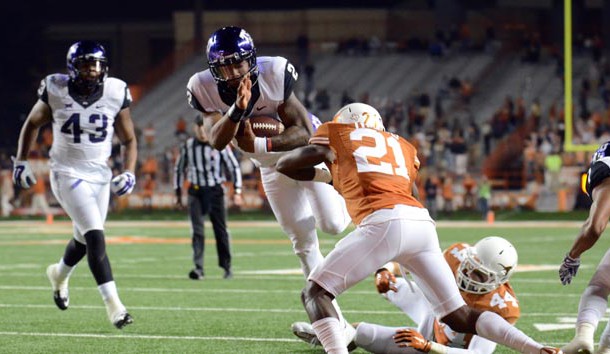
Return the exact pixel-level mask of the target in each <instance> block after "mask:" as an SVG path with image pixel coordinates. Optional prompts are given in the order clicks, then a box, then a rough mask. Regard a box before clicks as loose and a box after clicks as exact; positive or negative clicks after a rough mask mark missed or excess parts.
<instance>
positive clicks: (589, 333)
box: [559, 141, 610, 354]
mask: <svg viewBox="0 0 610 354" xmlns="http://www.w3.org/2000/svg"><path fill="white" fill-rule="evenodd" d="M609 177H610V141H607V142H605V143H604V144H602V145H601V146H600V147H599V148H598V149H597V151H596V152H595V153H594V154H593V157H592V158H591V165H590V167H589V171H588V172H587V183H586V185H585V186H583V187H585V188H586V190H585V192H586V193H587V194H588V195H589V196H590V197H591V199H593V204H591V209H590V210H589V217H588V218H587V220H586V221H585V222H584V224H583V225H582V228H581V230H580V232H579V233H578V236H577V237H576V240H574V244H573V245H572V248H571V249H570V251H569V252H568V253H567V254H566V256H565V258H564V259H563V263H562V264H561V266H560V268H559V278H560V280H561V283H562V284H563V285H567V284H570V282H572V278H573V277H574V276H575V275H576V273H577V272H578V268H579V266H580V256H581V255H582V254H583V253H585V252H586V251H587V250H589V249H590V248H591V247H593V246H594V245H595V243H597V241H598V240H599V238H600V237H601V236H602V234H603V233H604V230H605V229H606V227H607V226H608V219H610V203H609V202H608V201H610V178H609ZM609 294H610V250H608V251H606V254H605V255H604V257H603V258H602V260H601V261H600V263H599V265H598V266H597V269H596V270H595V273H594V274H593V277H591V280H590V281H589V284H588V285H587V288H586V289H585V291H584V292H583V293H582V295H581V297H580V303H579V305H578V318H577V319H576V333H575V335H574V338H573V339H572V341H570V343H568V344H567V345H566V346H565V347H563V348H562V349H563V351H564V352H565V353H567V354H572V353H580V354H591V353H593V347H594V344H595V340H594V335H595V330H596V329H597V326H598V325H599V321H600V320H601V319H602V317H603V316H604V315H605V314H606V311H607V308H608V295H609ZM595 353H599V354H610V322H609V323H608V324H607V325H606V328H605V329H604V331H603V333H602V334H601V336H600V338H599V348H597V351H595Z"/></svg>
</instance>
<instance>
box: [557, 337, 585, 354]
mask: <svg viewBox="0 0 610 354" xmlns="http://www.w3.org/2000/svg"><path fill="white" fill-rule="evenodd" d="M561 350H562V351H563V352H564V353H565V354H593V342H590V343H588V342H587V341H586V340H583V339H581V338H574V339H572V341H571V342H570V343H568V344H566V346H564V347H563V348H561Z"/></svg>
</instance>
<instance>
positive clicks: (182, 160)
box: [174, 143, 186, 194]
mask: <svg viewBox="0 0 610 354" xmlns="http://www.w3.org/2000/svg"><path fill="white" fill-rule="evenodd" d="M185 165H186V143H185V144H183V145H182V147H181V148H180V155H179V156H178V159H177V160H176V166H175V167H174V190H175V191H176V193H177V194H178V193H179V192H180V190H181V189H182V183H183V181H184V167H185Z"/></svg>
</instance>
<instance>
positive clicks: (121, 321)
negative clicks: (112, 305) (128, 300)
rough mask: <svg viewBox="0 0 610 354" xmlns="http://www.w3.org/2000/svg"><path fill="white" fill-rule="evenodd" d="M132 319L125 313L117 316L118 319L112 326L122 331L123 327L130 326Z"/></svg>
mask: <svg viewBox="0 0 610 354" xmlns="http://www.w3.org/2000/svg"><path fill="white" fill-rule="evenodd" d="M132 323H133V317H131V315H130V314H129V313H127V312H125V313H123V314H121V315H120V316H118V318H117V319H116V320H115V321H114V322H113V324H114V326H115V327H116V328H118V329H123V327H125V326H127V325H129V324H132Z"/></svg>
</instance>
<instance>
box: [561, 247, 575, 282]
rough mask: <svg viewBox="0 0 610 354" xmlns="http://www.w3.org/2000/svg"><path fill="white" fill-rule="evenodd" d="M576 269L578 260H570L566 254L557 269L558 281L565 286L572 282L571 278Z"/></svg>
mask: <svg viewBox="0 0 610 354" xmlns="http://www.w3.org/2000/svg"><path fill="white" fill-rule="evenodd" d="M578 267H580V258H572V257H570V254H569V253H568V254H566V256H565V258H564V259H563V263H561V266H560V267H559V279H560V280H561V284H563V285H567V284H570V283H571V282H572V278H573V277H575V276H576V273H578Z"/></svg>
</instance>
